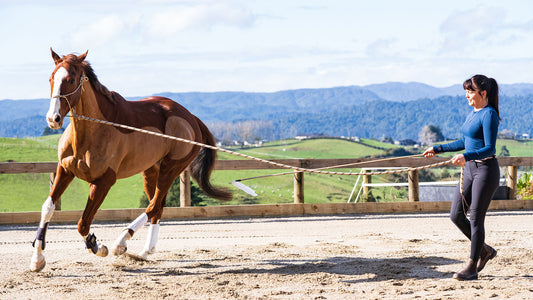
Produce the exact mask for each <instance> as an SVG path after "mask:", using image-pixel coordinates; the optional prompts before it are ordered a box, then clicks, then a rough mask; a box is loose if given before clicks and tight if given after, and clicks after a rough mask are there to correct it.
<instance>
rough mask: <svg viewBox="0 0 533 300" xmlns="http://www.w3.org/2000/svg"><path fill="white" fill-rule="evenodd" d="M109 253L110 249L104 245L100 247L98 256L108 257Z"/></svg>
mask: <svg viewBox="0 0 533 300" xmlns="http://www.w3.org/2000/svg"><path fill="white" fill-rule="evenodd" d="M108 254H109V250H107V246H105V245H102V247H98V251H97V252H96V255H97V256H100V257H106V256H107V255H108Z"/></svg>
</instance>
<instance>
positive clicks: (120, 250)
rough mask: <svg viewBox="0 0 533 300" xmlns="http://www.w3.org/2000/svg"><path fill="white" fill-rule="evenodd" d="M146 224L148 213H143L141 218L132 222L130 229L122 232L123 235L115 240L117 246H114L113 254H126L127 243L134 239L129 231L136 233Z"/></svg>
mask: <svg viewBox="0 0 533 300" xmlns="http://www.w3.org/2000/svg"><path fill="white" fill-rule="evenodd" d="M146 222H148V215H146V213H142V214H141V215H140V216H138V217H137V219H135V220H134V221H133V222H131V223H130V224H129V225H128V227H126V228H125V229H124V231H122V234H121V235H119V237H118V238H117V239H116V240H115V244H114V245H113V248H112V250H111V253H113V255H121V254H124V253H125V252H126V250H127V247H126V241H127V240H129V239H131V237H132V235H131V234H130V232H129V231H130V230H132V231H133V232H134V233H135V232H136V231H137V230H139V229H140V228H141V227H142V226H143V225H144V224H145V223H146Z"/></svg>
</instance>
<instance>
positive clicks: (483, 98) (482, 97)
mask: <svg viewBox="0 0 533 300" xmlns="http://www.w3.org/2000/svg"><path fill="white" fill-rule="evenodd" d="M466 99H468V105H470V106H472V107H473V108H476V109H481V108H483V107H485V106H487V104H488V103H487V91H472V90H466Z"/></svg>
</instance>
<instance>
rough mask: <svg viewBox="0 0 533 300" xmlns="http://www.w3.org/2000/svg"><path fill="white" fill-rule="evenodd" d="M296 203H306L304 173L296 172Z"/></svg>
mask: <svg viewBox="0 0 533 300" xmlns="http://www.w3.org/2000/svg"><path fill="white" fill-rule="evenodd" d="M294 203H295V204H301V203H304V172H298V171H294Z"/></svg>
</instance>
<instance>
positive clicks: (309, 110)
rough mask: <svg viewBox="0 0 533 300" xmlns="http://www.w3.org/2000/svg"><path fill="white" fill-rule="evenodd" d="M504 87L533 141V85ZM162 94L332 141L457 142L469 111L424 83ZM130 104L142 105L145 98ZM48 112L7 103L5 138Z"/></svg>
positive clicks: (2, 114)
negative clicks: (429, 134) (439, 136)
mask: <svg viewBox="0 0 533 300" xmlns="http://www.w3.org/2000/svg"><path fill="white" fill-rule="evenodd" d="M500 88H501V97H502V101H501V112H502V118H503V119H504V121H502V124H501V126H500V130H502V129H508V130H511V131H513V132H516V133H528V134H530V135H531V134H533V128H532V127H533V126H532V125H531V124H532V122H533V121H531V120H530V116H531V113H529V114H528V116H527V118H524V119H523V121H520V120H522V118H521V117H520V114H521V115H522V116H523V115H524V112H525V111H531V108H530V107H532V105H531V104H532V103H531V99H533V96H530V95H533V84H528V83H524V84H509V85H507V84H503V85H501V87H500ZM119 92H120V91H119ZM156 95H158V96H164V97H168V98H171V99H173V100H175V101H177V102H178V103H180V104H182V105H183V106H185V107H186V108H187V109H188V110H190V111H191V112H192V113H193V114H195V115H197V116H198V117H199V118H200V119H202V120H203V121H204V122H211V123H212V122H236V121H242V120H270V121H272V122H273V123H274V126H275V128H276V129H277V130H279V131H280V134H279V135H280V136H281V135H282V132H287V130H288V128H291V131H294V130H296V131H298V132H309V133H311V132H313V133H324V134H327V135H332V136H340V135H353V136H354V135H357V136H360V137H373V138H381V137H382V136H387V137H392V138H395V139H400V138H411V139H415V140H416V139H417V137H418V131H419V130H420V128H421V126H424V125H427V124H428V123H429V124H432V125H436V126H439V127H441V128H442V129H443V133H444V134H445V135H448V136H455V135H456V134H457V133H458V126H460V124H461V123H462V120H464V116H465V115H466V113H467V112H468V110H469V109H468V107H467V105H466V99H464V90H463V89H462V86H461V85H454V86H450V87H445V88H438V87H433V86H430V85H427V84H423V83H417V82H410V83H399V82H388V83H383V84H372V85H367V86H344V87H333V88H321V89H297V90H286V91H278V92H272V93H250V92H209V93H204V92H188V93H170V92H165V93H159V94H156ZM126 98H127V99H128V100H132V101H135V100H138V99H141V98H144V97H126ZM504 99H505V100H504ZM48 105H49V99H33V100H7V99H6V100H0V136H3V137H26V136H39V135H41V134H42V133H43V131H44V128H45V127H46V122H45V121H44V115H45V114H46V112H47V110H48ZM519 105H520V106H519ZM507 107H509V109H511V110H507ZM515 109H516V110H517V111H514V110H515ZM511 116H512V118H510V117H511ZM511 121H512V122H511ZM519 121H520V122H519ZM518 123H520V124H518ZM346 124H351V125H350V126H347V125H346ZM413 126H414V127H413ZM363 128H364V129H363ZM402 128H403V129H402ZM408 128H409V129H408Z"/></svg>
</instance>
